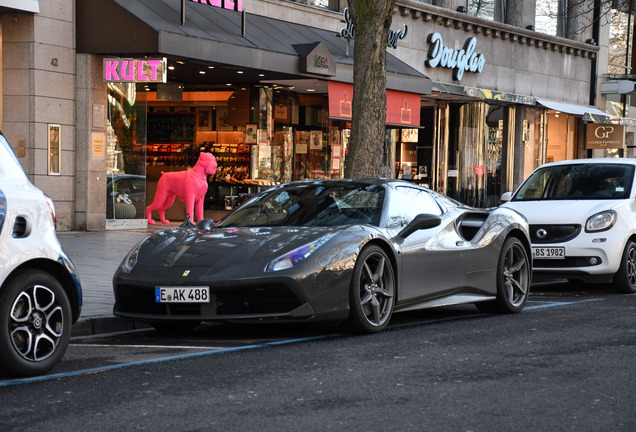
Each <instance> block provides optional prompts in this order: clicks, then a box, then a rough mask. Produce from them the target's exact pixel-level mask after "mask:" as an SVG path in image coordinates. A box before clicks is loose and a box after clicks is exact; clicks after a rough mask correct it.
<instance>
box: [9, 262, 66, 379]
mask: <svg viewBox="0 0 636 432" xmlns="http://www.w3.org/2000/svg"><path fill="white" fill-rule="evenodd" d="M0 316H2V317H6V318H5V319H3V321H2V322H1V323H0V370H1V371H2V372H3V373H4V374H6V375H9V376H31V375H39V374H43V373H45V372H47V371H49V370H50V369H52V368H53V367H54V366H55V365H56V364H57V363H58V362H59V361H60V359H61V358H62V356H63V355H64V352H65V351H66V347H67V346H68V342H69V339H70V335H71V328H72V327H71V325H72V319H71V306H70V303H69V300H68V297H67V295H66V293H65V292H64V289H63V288H62V285H61V284H60V283H59V282H58V281H57V280H56V279H55V278H54V277H53V276H51V275H50V274H49V273H46V272H43V271H40V270H29V271H28V272H22V273H20V274H18V275H17V276H15V277H13V278H12V279H11V280H10V281H9V282H8V284H7V286H6V287H5V288H4V289H3V290H2V292H1V293H0Z"/></svg>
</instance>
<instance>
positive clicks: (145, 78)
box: [137, 60, 148, 81]
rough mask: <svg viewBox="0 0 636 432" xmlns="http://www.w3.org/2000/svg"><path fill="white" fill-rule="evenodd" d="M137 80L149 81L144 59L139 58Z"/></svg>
mask: <svg viewBox="0 0 636 432" xmlns="http://www.w3.org/2000/svg"><path fill="white" fill-rule="evenodd" d="M137 81H148V75H146V74H145V73H144V61H143V60H137Z"/></svg>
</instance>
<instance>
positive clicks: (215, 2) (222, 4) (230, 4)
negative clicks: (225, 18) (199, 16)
mask: <svg viewBox="0 0 636 432" xmlns="http://www.w3.org/2000/svg"><path fill="white" fill-rule="evenodd" d="M192 1H193V2H195V3H201V4H204V5H209V6H214V7H219V8H224V9H229V10H236V11H239V12H241V11H242V10H243V0H235V1H231V0H192Z"/></svg>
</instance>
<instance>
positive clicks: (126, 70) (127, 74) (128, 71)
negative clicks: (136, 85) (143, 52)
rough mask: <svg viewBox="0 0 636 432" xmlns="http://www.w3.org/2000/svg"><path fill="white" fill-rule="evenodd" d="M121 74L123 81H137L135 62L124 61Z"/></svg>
mask: <svg viewBox="0 0 636 432" xmlns="http://www.w3.org/2000/svg"><path fill="white" fill-rule="evenodd" d="M120 74H121V78H122V79H123V80H126V81H134V80H135V62H134V60H122V61H121V70H120Z"/></svg>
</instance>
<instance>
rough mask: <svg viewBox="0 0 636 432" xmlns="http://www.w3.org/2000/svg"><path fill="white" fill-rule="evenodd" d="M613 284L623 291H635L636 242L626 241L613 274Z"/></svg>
mask: <svg viewBox="0 0 636 432" xmlns="http://www.w3.org/2000/svg"><path fill="white" fill-rule="evenodd" d="M614 286H615V287H616V289H617V290H618V291H620V292H623V293H636V243H634V242H633V241H631V240H630V241H628V242H627V244H626V245H625V250H624V251H623V257H622V259H621V265H620V267H619V268H618V271H617V272H616V274H615V275H614Z"/></svg>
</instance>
